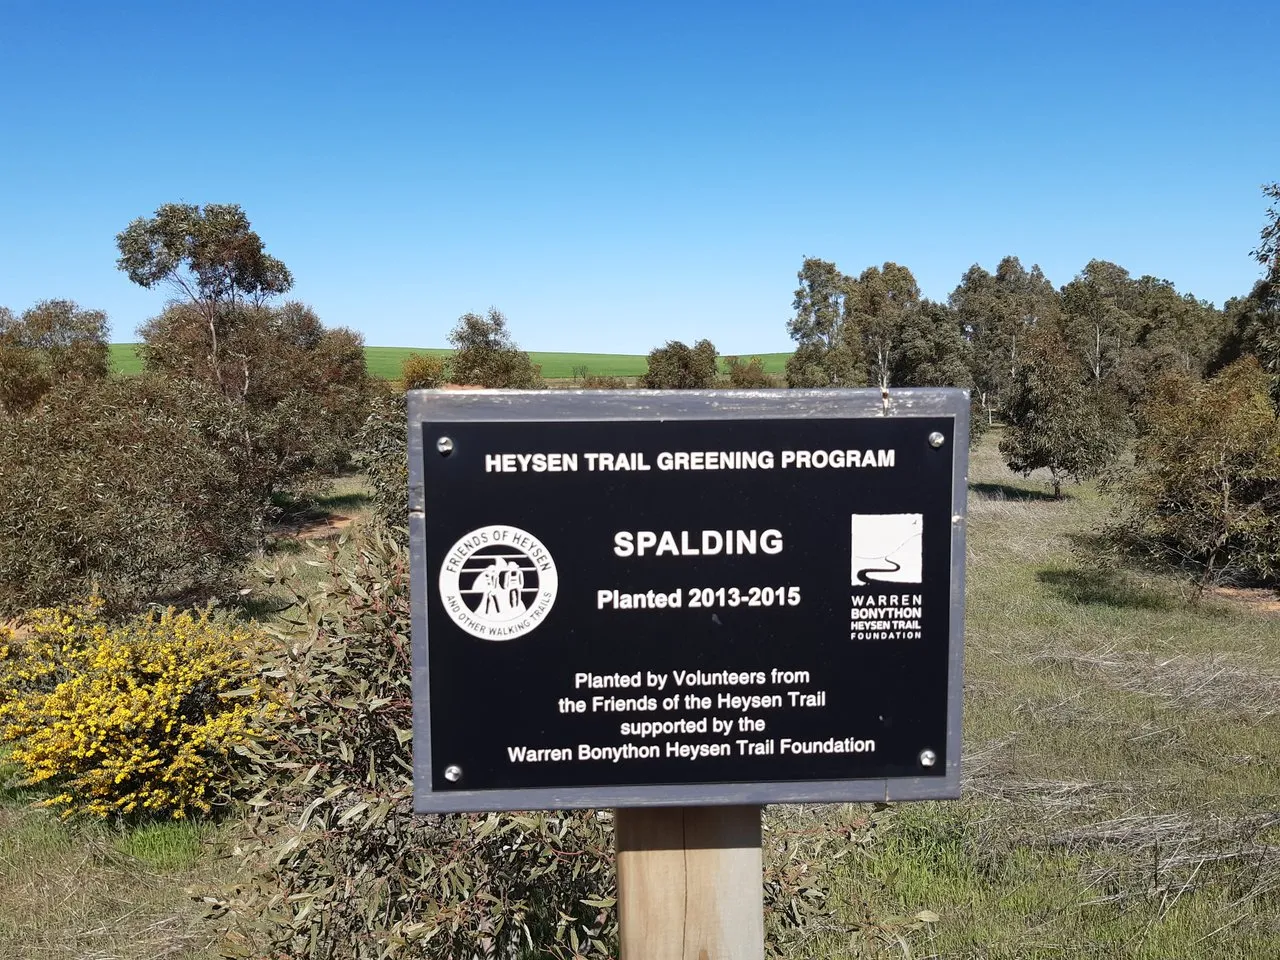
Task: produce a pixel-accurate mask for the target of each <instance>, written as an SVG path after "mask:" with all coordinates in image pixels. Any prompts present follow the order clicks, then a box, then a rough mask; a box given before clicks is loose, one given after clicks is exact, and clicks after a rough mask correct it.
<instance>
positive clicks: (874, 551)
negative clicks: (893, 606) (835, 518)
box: [851, 513, 924, 587]
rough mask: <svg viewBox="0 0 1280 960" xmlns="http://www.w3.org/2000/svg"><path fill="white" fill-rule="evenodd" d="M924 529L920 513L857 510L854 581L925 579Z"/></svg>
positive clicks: (862, 584)
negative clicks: (860, 511) (858, 511)
mask: <svg viewBox="0 0 1280 960" xmlns="http://www.w3.org/2000/svg"><path fill="white" fill-rule="evenodd" d="M923 529H924V515H923V514H920V513H855V514H853V523H852V531H851V539H852V554H853V581H852V582H853V585H854V586H855V587H866V586H871V585H872V584H877V583H921V582H922V580H923V576H924V561H923V556H924V551H923V537H922V532H923Z"/></svg>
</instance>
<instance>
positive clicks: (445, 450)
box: [436, 437, 453, 457]
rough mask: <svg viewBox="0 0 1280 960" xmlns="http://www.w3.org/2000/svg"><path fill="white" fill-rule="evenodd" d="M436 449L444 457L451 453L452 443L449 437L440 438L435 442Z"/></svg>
mask: <svg viewBox="0 0 1280 960" xmlns="http://www.w3.org/2000/svg"><path fill="white" fill-rule="evenodd" d="M436 449H437V450H439V451H440V453H441V454H443V455H444V456H446V457H447V456H448V455H449V454H451V453H453V441H452V440H451V439H450V438H449V437H441V438H440V439H439V440H437V441H436Z"/></svg>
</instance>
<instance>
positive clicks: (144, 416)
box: [0, 375, 269, 614]
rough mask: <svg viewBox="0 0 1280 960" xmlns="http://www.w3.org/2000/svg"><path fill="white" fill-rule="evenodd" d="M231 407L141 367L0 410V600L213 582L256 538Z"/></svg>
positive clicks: (116, 597) (119, 601)
mask: <svg viewBox="0 0 1280 960" xmlns="http://www.w3.org/2000/svg"><path fill="white" fill-rule="evenodd" d="M245 436H246V430H245V424H244V418H243V411H240V410H238V409H237V408H235V407H233V406H230V405H228V404H227V403H226V402H225V401H224V400H222V398H220V397H218V396H216V395H212V394H211V393H210V392H209V391H207V390H205V389H203V388H201V387H200V386H199V385H197V384H176V383H173V382H170V381H166V380H164V379H162V378H158V377H154V376H145V375H144V376H140V377H129V378H118V379H109V380H106V381H104V382H100V383H97V384H87V383H86V384H82V385H81V386H80V388H79V389H76V390H69V389H68V390H62V391H55V392H54V393H53V394H50V395H49V396H48V397H46V398H45V401H44V402H43V403H42V404H41V405H40V406H39V407H37V408H36V409H35V410H34V411H32V412H31V413H30V414H29V415H28V416H26V417H23V418H21V419H17V420H4V419H0V530H3V531H4V535H3V536H0V614H3V613H8V614H12V613H14V612H16V611H18V610H21V609H25V608H30V607H41V606H49V605H53V604H57V603H61V602H64V601H69V600H81V599H83V598H84V597H86V596H87V595H88V594H89V593H90V592H91V591H92V590H93V589H94V587H95V586H96V589H97V591H98V592H99V594H100V595H101V597H102V598H103V599H104V600H105V601H106V602H107V605H108V607H109V609H111V610H112V611H121V610H125V609H129V608H132V607H136V606H137V605H138V604H141V603H145V602H148V601H152V600H168V599H176V598H180V597H184V596H188V595H191V594H196V593H198V594H201V595H202V596H203V597H208V596H209V594H210V593H217V592H218V591H221V590H223V589H225V588H226V587H227V586H228V584H229V582H230V581H231V580H232V578H233V577H235V576H236V575H237V574H238V572H239V570H240V569H241V566H242V564H243V562H244V560H245V559H246V556H247V554H248V553H249V552H250V551H251V550H252V549H253V548H254V547H255V546H256V545H257V544H258V542H259V540H260V537H261V534H262V526H263V519H264V516H265V514H266V512H267V510H268V509H269V503H268V502H267V500H266V499H265V497H263V496H262V494H261V490H260V489H257V488H256V487H257V484H256V483H255V477H254V470H255V466H254V462H255V453H254V451H253V450H252V449H250V448H248V447H247V446H246V440H245Z"/></svg>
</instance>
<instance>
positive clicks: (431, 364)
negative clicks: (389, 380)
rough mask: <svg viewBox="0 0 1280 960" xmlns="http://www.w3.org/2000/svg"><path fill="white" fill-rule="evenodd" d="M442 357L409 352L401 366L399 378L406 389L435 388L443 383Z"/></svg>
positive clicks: (444, 375)
mask: <svg viewBox="0 0 1280 960" xmlns="http://www.w3.org/2000/svg"><path fill="white" fill-rule="evenodd" d="M446 367H447V364H446V363H445V359H444V357H438V356H435V355H434V354H430V353H411V354H409V356H407V357H405V359H404V364H403V366H402V367H401V371H402V372H401V379H402V380H404V388H405V389H406V390H435V389H436V388H437V387H439V386H441V385H442V384H444V383H445V380H446Z"/></svg>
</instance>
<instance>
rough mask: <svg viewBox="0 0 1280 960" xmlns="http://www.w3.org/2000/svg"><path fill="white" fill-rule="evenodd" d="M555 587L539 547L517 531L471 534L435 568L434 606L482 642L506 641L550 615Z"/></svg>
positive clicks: (551, 565) (499, 527)
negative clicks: (437, 577)
mask: <svg viewBox="0 0 1280 960" xmlns="http://www.w3.org/2000/svg"><path fill="white" fill-rule="evenodd" d="M559 583H560V580H559V577H558V576H557V574H556V563H555V561H554V560H553V559H551V552H550V551H549V550H547V548H546V547H545V546H543V544H542V541H541V540H539V539H538V538H537V537H535V536H534V535H533V534H531V533H528V532H527V531H524V530H521V529H520V528H519V527H508V526H505V525H503V524H494V525H493V526H489V527H481V528H479V529H478V530H472V531H471V532H470V533H468V534H467V535H466V536H465V537H463V538H462V539H461V540H459V541H458V542H457V543H455V544H454V545H453V546H452V547H450V548H449V552H448V553H447V554H445V558H444V564H443V565H442V566H441V567H440V600H441V602H442V603H443V604H444V608H445V610H446V611H447V612H448V614H449V617H450V619H452V620H453V622H454V623H456V624H457V625H458V626H459V627H461V628H462V629H463V630H465V631H467V633H470V634H471V635H472V636H476V637H479V638H480V639H482V640H512V639H514V638H515V637H519V636H522V635H523V634H526V633H528V632H529V631H530V630H533V629H534V628H535V627H537V626H538V624H540V623H542V621H543V620H544V619H545V618H546V616H547V614H548V613H550V612H551V606H552V604H554V603H555V602H556V589H557V588H558V586H559Z"/></svg>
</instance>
